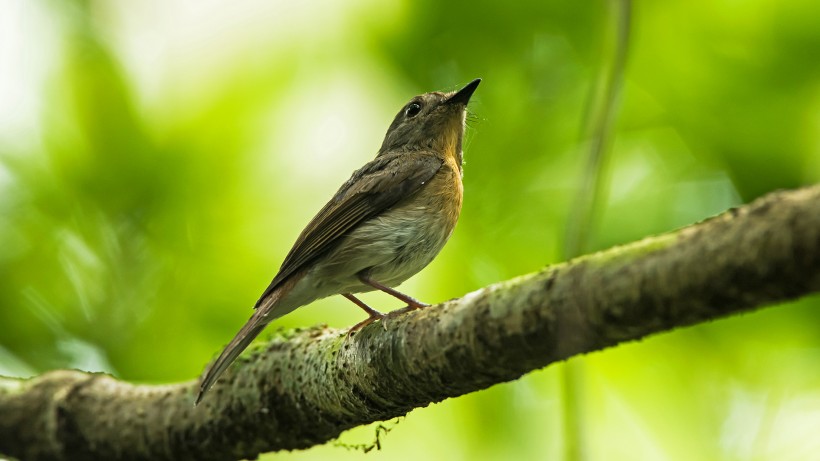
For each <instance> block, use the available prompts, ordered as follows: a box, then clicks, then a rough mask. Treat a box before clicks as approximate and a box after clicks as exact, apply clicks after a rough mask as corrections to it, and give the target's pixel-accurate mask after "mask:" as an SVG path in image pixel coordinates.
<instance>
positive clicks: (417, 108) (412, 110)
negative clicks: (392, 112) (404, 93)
mask: <svg viewBox="0 0 820 461" xmlns="http://www.w3.org/2000/svg"><path fill="white" fill-rule="evenodd" d="M419 112H421V104H419V103H417V102H411V103H410V104H409V105H408V106H407V109H404V116H405V117H407V118H413V117H415V116H416V115H418V113H419Z"/></svg>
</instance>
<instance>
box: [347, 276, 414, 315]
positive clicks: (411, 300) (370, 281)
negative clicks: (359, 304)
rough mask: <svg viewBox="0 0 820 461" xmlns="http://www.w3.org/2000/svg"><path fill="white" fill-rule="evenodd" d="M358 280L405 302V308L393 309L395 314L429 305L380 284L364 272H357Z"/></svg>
mask: <svg viewBox="0 0 820 461" xmlns="http://www.w3.org/2000/svg"><path fill="white" fill-rule="evenodd" d="M359 280H361V282H362V283H364V284H365V285H370V286H371V287H373V288H375V289H377V290H380V291H383V292H385V293H387V294H389V295H390V296H392V297H394V298H396V299H399V300H401V301H403V302H405V303H407V307H406V308H404V309H399V310H398V311H394V312H396V313H397V314H401V313H403V312H407V311H411V310H414V309H421V308H422V307H427V306H429V304H427V303H423V302H421V301H419V300H418V299H416V298H413V297H410V296H407V295H406V294H404V293H401V292H399V291H396V290H394V289H392V288H390V287H388V286H385V285H382V284H381V283H379V282H377V281H375V280H373V279H371V278H370V277H368V276H367V275H365V274H359Z"/></svg>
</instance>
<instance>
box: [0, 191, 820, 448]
mask: <svg viewBox="0 0 820 461" xmlns="http://www.w3.org/2000/svg"><path fill="white" fill-rule="evenodd" d="M818 291H820V186H814V187H810V188H805V189H799V190H795V191H787V192H778V193H773V194H770V195H768V196H766V197H764V198H762V199H759V200H757V201H755V202H754V203H752V204H750V205H747V206H743V207H740V208H735V209H732V210H729V211H727V212H725V213H723V214H721V215H720V216H718V217H715V218H712V219H709V220H706V221H704V222H701V223H698V224H694V225H692V226H689V227H686V228H683V229H680V230H678V231H675V232H671V233H669V234H665V235H661V236H658V237H652V238H647V239H645V240H642V241H639V242H635V243H632V244H629V245H625V246H621V247H616V248H612V249H610V250H607V251H603V252H599V253H595V254H592V255H588V256H584V257H581V258H577V259H574V260H572V261H569V262H567V263H563V264H557V265H554V266H550V267H547V268H545V269H543V270H541V271H540V272H537V273H533V274H529V275H525V276H522V277H518V278H515V279H512V280H508V281H505V282H501V283H498V284H495V285H491V286H488V287H485V288H483V289H481V290H478V291H476V292H473V293H469V294H467V295H465V296H464V297H462V298H460V299H455V300H451V301H448V302H446V303H443V304H441V305H437V306H433V307H430V308H427V309H424V310H420V311H414V312H412V313H408V314H406V315H402V316H397V317H393V318H390V319H389V320H388V321H387V322H382V323H375V324H372V325H370V326H368V327H366V328H364V329H362V330H361V331H360V332H359V333H357V334H355V335H352V336H349V337H348V336H346V334H345V331H341V330H335V329H329V328H325V327H315V328H310V329H306V330H301V331H296V332H292V333H290V334H289V336H288V337H282V338H277V339H274V340H271V341H269V342H267V343H266V344H260V345H258V346H257V347H255V348H253V349H252V350H250V351H249V352H247V353H245V354H244V355H243V357H242V358H240V360H238V361H237V363H236V364H234V366H232V367H231V368H230V370H229V371H228V372H227V373H226V374H225V376H223V378H222V379H221V380H220V381H219V382H218V383H217V384H216V386H215V387H214V388H213V390H212V391H211V393H210V394H209V395H208V396H207V397H206V398H205V400H204V402H203V403H202V404H200V406H198V407H194V406H193V399H194V395H195V394H196V389H197V383H196V382H195V381H189V382H186V383H181V384H175V385H167V386H146V385H140V386H138V385H132V384H128V383H125V382H121V381H118V380H116V379H115V378H113V377H110V376H107V375H103V374H90V373H83V372H79V371H65V370H61V371H53V372H49V373H46V374H44V375H42V376H39V377H35V378H32V379H27V380H20V379H13V378H0V453H3V454H5V455H9V456H14V457H18V458H21V459H25V460H63V459H65V460H69V459H70V460H86V459H88V460H91V459H108V460H141V459H151V460H189V459H190V460H233V459H240V458H253V457H255V456H256V455H257V454H259V453H262V452H266V451H273V450H282V449H299V448H306V447H310V446H312V445H316V444H321V443H323V442H326V441H328V440H331V439H333V438H335V437H336V436H338V435H339V434H340V433H341V432H342V431H344V430H346V429H349V428H352V427H354V426H358V425H361V424H366V423H370V422H373V421H379V420H385V419H390V418H393V417H396V416H399V415H403V414H405V413H407V412H408V411H410V410H412V409H414V408H418V407H423V406H426V405H428V404H430V403H431V402H438V401H440V400H443V399H445V398H448V397H455V396H459V395H462V394H465V393H468V392H474V391H477V390H480V389H484V388H486V387H489V386H491V385H493V384H497V383H501V382H506V381H511V380H514V379H517V378H518V377H520V376H521V375H523V374H525V373H527V372H529V371H532V370H536V369H539V368H542V367H544V366H546V365H549V364H550V363H553V362H556V361H560V360H565V359H567V358H569V357H572V356H574V355H578V354H583V353H586V352H591V351H595V350H600V349H603V348H606V347H609V346H613V345H616V344H619V343H623V342H627V341H633V340H636V339H639V338H643V337H645V336H647V335H649V334H652V333H657V332H661V331H669V330H672V329H674V328H677V327H681V326H686V325H692V324H695V323H698V322H704V321H708V320H712V319H716V318H720V317H724V316H728V315H731V314H735V313H739V312H744V311H751V310H754V309H756V308H759V307H762V306H766V305H769V304H773V303H778V302H783V301H787V300H791V299H795V298H798V297H800V296H805V295H807V294H810V293H815V292H818Z"/></svg>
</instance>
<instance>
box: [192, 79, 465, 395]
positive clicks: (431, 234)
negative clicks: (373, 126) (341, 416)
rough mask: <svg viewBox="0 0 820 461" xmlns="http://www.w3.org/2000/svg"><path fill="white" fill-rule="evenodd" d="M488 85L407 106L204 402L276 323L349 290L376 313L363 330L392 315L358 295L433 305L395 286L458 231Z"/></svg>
mask: <svg viewBox="0 0 820 461" xmlns="http://www.w3.org/2000/svg"><path fill="white" fill-rule="evenodd" d="M480 82H481V79H478V78H477V79H475V80H473V81H471V82H470V83H468V84H467V85H466V86H464V87H463V88H461V89H460V90H457V91H453V92H439V91H433V92H430V93H425V94H421V95H418V96H415V97H413V98H412V99H411V100H410V101H409V102H408V103H406V104H405V105H404V106H403V107H402V108H401V110H399V112H398V113H397V114H396V116H395V117H394V119H393V122H392V123H391V124H390V126H389V128H388V129H387V133H386V135H385V137H384V141H383V142H382V145H381V147H380V148H379V150H378V152H377V155H376V157H375V158H374V159H373V160H371V161H370V162H368V163H367V164H365V165H364V166H363V167H361V168H360V169H358V170H356V171H355V172H353V174H352V176H351V177H350V179H348V180H347V181H346V182H345V183H344V184H342V186H341V187H340V188H339V190H338V191H337V192H336V194H334V196H333V197H332V198H331V199H330V201H329V202H327V204H326V205H325V206H324V207H323V208H322V209H321V210H320V211H319V212H318V213H317V214H316V216H315V217H314V218H313V219H312V220H311V221H310V222H309V223H308V225H307V226H306V227H305V229H304V230H303V231H302V233H301V234H300V235H299V237H298V238H297V239H296V242H295V243H294V245H293V247H292V248H291V250H290V252H288V254H287V256H286V257H285V260H284V262H283V263H282V265H281V267H280V268H279V271H278V273H277V274H276V275H275V276H274V278H273V280H272V281H271V282H270V284H269V285H268V287H267V288H266V289H265V291H264V292H263V293H262V295H261V296H260V297H259V300H258V301H257V302H256V305H255V306H254V312H253V315H252V316H251V318H250V319H249V320H248V321H247V322H246V323H245V325H244V326H242V328H241V329H240V330H239V332H238V333H237V334H236V336H235V337H234V338H233V339H232V340H231V341H230V343H228V345H227V346H225V349H224V350H223V351H222V353H221V354H220V355H219V357H218V358H217V359H216V361H214V362H213V364H212V365H211V366H210V367H209V368H207V370H206V371H205V372H204V374H203V375H202V377H201V379H200V386H199V393H198V394H197V397H196V400H195V402H194V405H197V404H199V402H200V401H201V400H202V398H203V397H204V396H205V394H206V393H207V392H208V390H209V389H210V388H211V387H212V386H213V385H214V383H215V382H216V381H217V379H218V378H219V377H220V376H221V375H222V373H223V372H224V371H225V370H226V369H227V368H228V366H229V365H230V364H231V363H232V362H233V361H234V360H235V359H236V358H237V357H238V356H239V354H240V353H241V352H242V351H243V350H244V349H245V348H246V347H247V346H248V345H249V344H250V343H251V341H253V339H254V338H256V336H258V335H259V334H260V333H261V332H262V330H263V329H264V328H265V327H266V326H267V325H268V324H269V323H270V322H271V321H273V320H275V319H277V318H280V317H282V316H283V315H285V314H288V313H290V312H292V311H293V310H295V309H296V308H298V307H301V306H304V305H307V304H310V303H311V302H313V301H315V300H318V299H321V298H325V297H328V296H332V295H336V294H341V295H342V296H344V297H345V298H347V299H349V300H350V301H352V302H353V303H354V304H356V305H357V306H359V307H360V308H361V309H363V310H364V311H365V312H366V313H367V314H368V317H367V318H366V319H365V320H364V321H362V322H359V323H358V324H356V325H354V326H353V327H352V328H351V329H350V332H354V331H356V330H358V329H360V328H364V327H365V326H367V325H368V324H370V323H372V322H374V321H376V320H379V319H384V317H385V314H382V313H381V312H379V311H377V310H375V309H373V308H371V307H370V306H368V305H367V304H365V303H364V302H362V301H361V300H360V299H359V298H357V297H356V296H355V294H356V293H363V292H368V291H374V290H379V291H383V292H385V293H387V294H389V295H391V296H393V297H395V298H397V299H399V300H400V301H402V302H403V303H405V304H406V305H407V306H406V307H405V308H403V309H399V310H398V311H394V312H405V311H409V310H414V309H421V308H423V307H426V306H428V305H427V304H425V303H423V302H421V301H419V300H417V299H415V298H413V297H410V296H408V295H406V294H404V293H401V292H399V291H397V290H396V289H395V288H394V287H396V286H398V285H399V284H401V283H402V282H404V281H405V280H407V279H409V278H410V277H412V276H413V275H415V274H416V273H418V272H419V271H421V270H422V269H423V268H424V267H425V266H427V265H428V264H429V263H430V262H431V261H432V260H433V259H434V258H435V257H436V255H438V253H439V251H441V249H442V248H443V247H444V244H445V243H446V242H447V240H448V239H449V238H450V234H451V233H452V232H453V229H454V228H455V226H456V222H457V221H458V217H459V214H460V212H461V205H462V198H463V193H464V192H463V191H464V189H463V185H462V176H463V171H462V164H463V155H464V154H463V147H462V144H463V137H464V127H465V121H466V114H467V103H468V102H469V101H470V98H471V96H472V95H473V92H474V91H475V90H476V88H477V87H478V85H479V83H480ZM391 314H392V313H391ZM348 334H350V333H348Z"/></svg>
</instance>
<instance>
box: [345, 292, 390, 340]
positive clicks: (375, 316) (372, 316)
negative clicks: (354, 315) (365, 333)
mask: <svg viewBox="0 0 820 461" xmlns="http://www.w3.org/2000/svg"><path fill="white" fill-rule="evenodd" d="M342 296H344V297H345V298H347V299H349V300H350V301H352V302H353V304H355V305H357V306H359V307H361V308H362V310H363V311H365V312H367V315H369V317H367V318H366V319H364V320H362V321H361V322H359V323H357V324H355V325H353V328H351V329H350V331H348V332H347V334H348V335H349V334H351V333H353V332H355V331H359V330H361V329H362V328H364V327H366V326H368V325H370V324H371V323H373V322H375V321H376V320H379V319H383V318H384V314H382V313H381V312H379V311H377V310H376V309H373V308H372V307H370V306H368V305H367V304H365V303H364V302H363V301H362V300H361V299H359V298H357V297H355V296H353V295H352V294H350V293H342Z"/></svg>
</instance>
